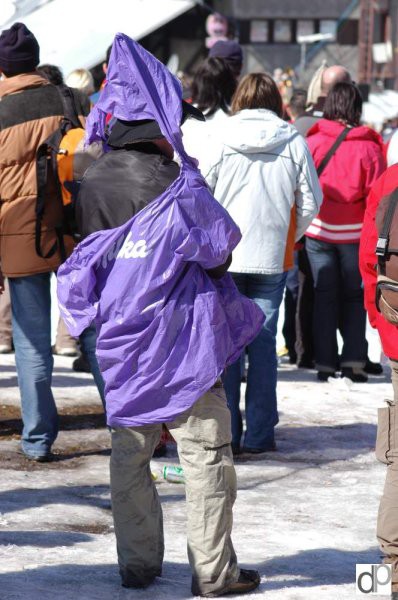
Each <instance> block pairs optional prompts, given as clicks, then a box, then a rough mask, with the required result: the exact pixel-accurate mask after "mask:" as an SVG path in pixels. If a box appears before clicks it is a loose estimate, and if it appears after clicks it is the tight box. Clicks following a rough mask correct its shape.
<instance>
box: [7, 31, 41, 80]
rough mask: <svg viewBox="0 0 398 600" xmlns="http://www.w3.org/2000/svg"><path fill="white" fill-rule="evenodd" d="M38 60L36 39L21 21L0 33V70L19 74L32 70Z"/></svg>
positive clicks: (38, 53)
mask: <svg viewBox="0 0 398 600" xmlns="http://www.w3.org/2000/svg"><path fill="white" fill-rule="evenodd" d="M39 62H40V47H39V44H38V42H37V39H36V38H35V36H34V35H33V33H32V32H31V31H29V29H28V28H27V27H26V25H24V24H23V23H14V25H13V26H12V27H10V29H5V30H4V31H3V32H2V33H1V35H0V71H4V73H5V74H6V75H19V74H20V73H29V72H30V71H34V70H35V68H36V67H37V65H38V64H39Z"/></svg>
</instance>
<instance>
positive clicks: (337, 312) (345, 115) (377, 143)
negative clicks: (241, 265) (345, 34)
mask: <svg viewBox="0 0 398 600" xmlns="http://www.w3.org/2000/svg"><path fill="white" fill-rule="evenodd" d="M361 113H362V97H361V94H360V92H359V90H358V88H357V87H356V86H355V85H354V84H352V83H338V84H336V85H335V86H334V87H333V88H332V90H331V91H330V92H329V94H328V96H327V99H326V102H325V108H324V118H323V119H321V120H320V121H318V123H316V124H315V125H314V126H313V127H312V128H311V129H310V131H309V132H308V136H307V142H308V146H309V148H310V150H311V153H312V156H313V159H314V162H315V165H316V166H317V167H319V165H320V164H321V163H322V161H323V160H324V159H325V157H326V155H327V153H328V151H329V150H330V149H331V148H332V146H333V145H334V143H335V142H336V140H337V139H338V138H339V136H341V137H340V140H342V141H340V145H339V146H338V147H337V149H335V151H334V153H333V154H332V156H331V158H330V159H329V161H328V162H327V164H326V166H325V168H324V170H323V171H322V173H321V175H320V183H321V186H322V190H323V195H324V201H323V204H322V207H321V210H320V213H319V214H318V216H317V217H316V218H315V219H314V220H313V222H312V223H311V225H310V227H309V228H308V231H307V233H306V236H307V240H306V249H307V254H308V258H309V261H310V265H311V270H312V274H313V278H314V286H315V306H314V322H313V332H314V346H315V367H316V369H317V371H318V379H319V380H320V381H327V379H328V377H330V376H332V377H334V376H335V375H336V371H337V370H339V368H341V373H342V376H345V377H348V378H349V379H351V380H352V381H355V382H365V381H367V375H366V373H365V372H364V370H363V368H364V366H365V362H366V357H367V341H366V337H365V330H366V312H365V309H364V306H363V289H362V279H361V274H360V272H359V265H358V250H359V239H360V235H361V229H362V222H363V218H364V213H365V208H366V199H367V196H368V193H369V190H370V188H371V187H372V185H373V183H374V182H375V181H376V179H377V178H378V177H379V176H380V175H381V173H382V172H383V170H384V168H385V161H384V158H383V146H382V140H381V138H380V136H379V135H378V134H377V133H376V132H375V131H373V130H372V129H369V128H368V127H364V126H360V119H361ZM343 132H344V136H345V137H343ZM338 329H340V332H341V335H342V338H343V348H342V354H341V360H340V363H339V359H338V346H337V330H338Z"/></svg>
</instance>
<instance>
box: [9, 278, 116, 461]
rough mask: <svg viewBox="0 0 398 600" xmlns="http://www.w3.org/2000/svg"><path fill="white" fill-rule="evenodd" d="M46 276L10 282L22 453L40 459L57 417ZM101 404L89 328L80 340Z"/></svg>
mask: <svg viewBox="0 0 398 600" xmlns="http://www.w3.org/2000/svg"><path fill="white" fill-rule="evenodd" d="M50 277H51V273H40V274H38V275H30V276H28V277H18V278H10V279H9V284H10V295H11V309H12V327H13V337H14V346H15V362H16V367H17V373H18V385H19V390H20V394H21V411H22V421H23V431H22V440H21V444H22V450H23V451H24V452H25V454H28V455H30V456H43V455H46V454H47V453H48V452H49V451H50V448H51V446H52V444H53V442H54V440H55V438H56V437H57V434H58V413H57V408H56V405H55V402H54V397H53V393H52V390H51V380H52V372H53V365H54V360H53V355H52V349H51V295H50ZM80 341H81V344H82V347H83V350H84V351H85V352H86V354H87V357H88V360H89V362H90V366H91V368H92V372H93V376H94V379H95V382H96V384H97V387H98V391H99V393H100V396H101V399H103V397H104V383H103V379H102V375H101V373H100V370H99V366H98V362H97V359H96V356H95V346H96V332H95V328H93V327H90V328H89V329H87V330H86V331H84V332H83V334H82V335H81V337H80Z"/></svg>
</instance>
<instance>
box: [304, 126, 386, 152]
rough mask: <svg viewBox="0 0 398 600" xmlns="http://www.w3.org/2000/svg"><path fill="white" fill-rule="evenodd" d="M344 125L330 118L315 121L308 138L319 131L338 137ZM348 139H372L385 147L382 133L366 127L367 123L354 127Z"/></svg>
mask: <svg viewBox="0 0 398 600" xmlns="http://www.w3.org/2000/svg"><path fill="white" fill-rule="evenodd" d="M343 129H344V125H342V124H341V123H338V122H337V121H329V119H320V120H319V121H318V122H317V123H315V124H314V125H313V126H312V127H311V129H310V130H309V131H308V133H307V138H310V137H311V136H313V135H316V134H317V133H321V134H323V135H325V136H328V137H330V138H333V139H336V137H338V136H339V135H340V133H341V132H342V131H343ZM346 139H347V140H352V141H353V140H368V141H372V142H374V143H375V144H377V145H378V146H380V147H381V148H383V141H382V139H381V137H380V135H379V134H378V133H377V132H376V131H374V130H373V129H370V127H366V126H365V125H360V126H359V127H353V128H352V129H351V131H350V132H349V134H348V135H347V137H346Z"/></svg>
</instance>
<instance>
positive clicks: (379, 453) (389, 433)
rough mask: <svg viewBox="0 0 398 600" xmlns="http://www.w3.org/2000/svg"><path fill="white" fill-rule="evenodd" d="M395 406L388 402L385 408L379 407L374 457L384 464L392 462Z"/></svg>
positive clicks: (394, 446) (395, 434)
mask: <svg viewBox="0 0 398 600" xmlns="http://www.w3.org/2000/svg"><path fill="white" fill-rule="evenodd" d="M397 408H398V407H397V406H396V405H395V404H394V403H391V402H389V403H388V406H386V407H385V408H379V409H378V411H377V413H378V415H377V416H378V423H377V439H376V458H377V460H379V461H380V462H382V463H384V464H385V465H390V464H392V462H393V454H394V450H395V449H396V448H397V444H396V436H397V432H396V425H397V418H396V414H397Z"/></svg>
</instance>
